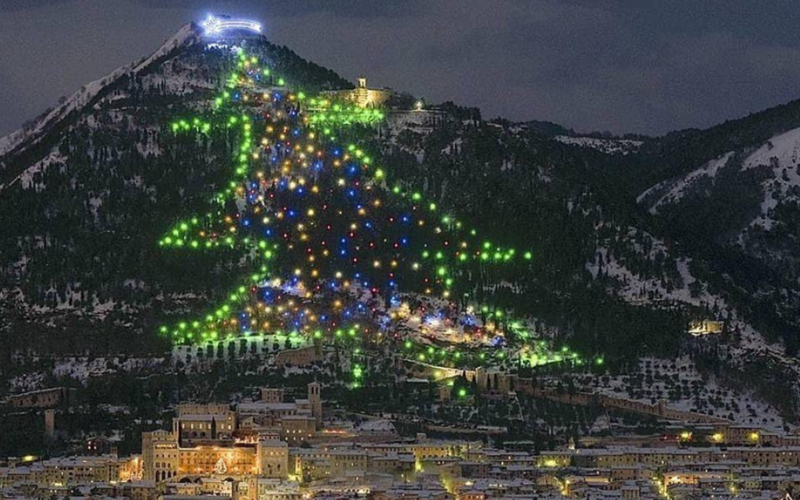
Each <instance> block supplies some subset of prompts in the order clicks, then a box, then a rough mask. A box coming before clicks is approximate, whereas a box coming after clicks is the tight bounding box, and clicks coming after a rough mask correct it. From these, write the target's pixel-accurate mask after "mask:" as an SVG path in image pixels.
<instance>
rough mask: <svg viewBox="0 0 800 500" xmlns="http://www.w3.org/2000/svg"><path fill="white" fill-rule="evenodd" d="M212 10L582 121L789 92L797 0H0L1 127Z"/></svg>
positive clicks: (619, 126) (503, 103)
mask: <svg viewBox="0 0 800 500" xmlns="http://www.w3.org/2000/svg"><path fill="white" fill-rule="evenodd" d="M210 11H212V12H216V13H228V14H233V15H241V16H247V17H252V18H255V19H258V20H260V21H262V22H263V23H264V25H265V35H266V36H267V38H269V39H270V40H271V41H272V42H275V43H279V44H284V45H288V46H289V47H291V48H292V49H293V50H295V52H297V53H298V54H300V55H301V56H303V57H305V58H307V59H310V60H312V61H314V62H317V63H319V64H322V65H323V66H327V67H330V68H332V69H334V70H336V71H337V72H339V73H340V74H342V76H344V77H346V78H348V79H350V80H354V79H355V77H356V76H357V75H359V74H361V73H363V74H365V75H366V76H367V77H368V78H369V82H370V86H389V87H392V88H395V89H397V90H405V91H409V92H412V93H414V94H415V95H418V96H422V97H425V98H426V99H427V100H429V101H431V102H437V101H442V100H454V101H456V102H457V103H459V104H465V105H475V106H478V107H480V108H481V109H482V110H483V112H484V116H486V117H493V116H497V115H502V116H504V117H507V118H509V119H512V120H526V119H536V120H550V121H554V122H557V123H560V124H563V125H565V126H568V127H573V128H575V129H576V130H579V131H595V130H599V131H605V130H608V131H612V132H615V133H625V132H636V133H647V134H661V133H665V132H668V131H670V130H675V129H678V128H686V127H706V126H710V125H713V124H715V123H718V122H720V121H723V120H725V119H728V118H734V117H738V116H742V115H745V114H747V113H750V112H753V111H758V110H761V109H764V108H766V107H769V106H773V105H776V104H779V103H783V102H786V101H788V100H791V99H795V98H798V97H800V1H798V0H791V1H790V0H242V1H231V2H221V1H214V0H0V135H4V134H6V133H9V132H11V131H13V130H14V129H15V128H17V127H19V126H20V125H21V124H22V123H23V122H24V121H26V120H28V119H31V118H33V117H34V116H35V115H36V114H38V113H39V112H41V111H43V110H44V109H46V108H47V107H49V106H52V105H54V104H55V103H56V101H57V99H58V98H59V97H60V96H62V95H68V94H71V93H73V92H74V91H76V90H77V89H78V88H79V87H80V86H81V85H83V84H85V83H87V82H89V81H91V80H95V79H97V78H100V77H102V76H104V75H106V74H107V73H110V72H111V71H113V70H114V69H116V68H117V67H119V66H122V65H124V64H127V63H129V62H131V61H133V60H136V59H139V58H141V57H143V56H146V55H148V54H149V53H150V52H152V51H153V50H155V49H156V48H158V46H159V45H160V44H161V43H162V42H163V41H164V40H165V39H166V38H168V37H169V36H170V35H171V34H172V33H173V32H175V31H177V30H178V29H179V28H180V27H181V25H183V24H184V23H186V22H188V21H192V20H199V19H201V18H203V17H205V14H206V13H207V12H210Z"/></svg>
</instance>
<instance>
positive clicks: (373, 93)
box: [322, 77, 394, 108]
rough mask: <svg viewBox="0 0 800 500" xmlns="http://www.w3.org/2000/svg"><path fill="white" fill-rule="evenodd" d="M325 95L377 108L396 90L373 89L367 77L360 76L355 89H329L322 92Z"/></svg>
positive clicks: (364, 106)
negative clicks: (368, 85) (369, 85)
mask: <svg viewBox="0 0 800 500" xmlns="http://www.w3.org/2000/svg"><path fill="white" fill-rule="evenodd" d="M322 94H323V95H325V96H327V97H330V98H331V99H341V100H344V101H349V102H352V103H354V104H356V105H358V106H359V107H362V108H369V107H372V108H377V107H380V106H383V105H384V104H386V101H388V100H389V99H390V98H391V97H392V95H394V92H392V91H391V90H390V89H371V88H369V87H367V79H366V78H364V77H359V78H358V84H357V85H356V88H354V89H347V90H329V91H326V92H322Z"/></svg>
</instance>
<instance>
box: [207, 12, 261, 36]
mask: <svg viewBox="0 0 800 500" xmlns="http://www.w3.org/2000/svg"><path fill="white" fill-rule="evenodd" d="M200 26H202V27H203V29H204V30H206V35H219V34H220V33H222V32H223V31H226V30H233V29H241V30H248V31H253V32H255V33H261V23H257V22H255V21H248V20H246V19H224V18H220V17H216V16H214V14H209V15H208V17H207V18H206V20H205V21H203V22H201V23H200Z"/></svg>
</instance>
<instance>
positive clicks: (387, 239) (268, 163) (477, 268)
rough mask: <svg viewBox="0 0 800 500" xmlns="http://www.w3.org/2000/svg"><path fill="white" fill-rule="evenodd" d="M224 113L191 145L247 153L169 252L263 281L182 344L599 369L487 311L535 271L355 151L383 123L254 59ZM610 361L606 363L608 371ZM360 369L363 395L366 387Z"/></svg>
mask: <svg viewBox="0 0 800 500" xmlns="http://www.w3.org/2000/svg"><path fill="white" fill-rule="evenodd" d="M231 54H232V56H231V57H233V58H235V70H234V71H233V73H232V74H231V75H230V76H229V77H228V78H227V79H226V85H225V88H224V90H223V91H222V93H221V94H220V95H219V96H218V97H217V98H216V99H215V100H214V102H213V106H212V110H211V111H210V112H208V113H202V117H196V118H184V119H178V120H176V121H175V122H173V123H172V131H173V132H174V133H176V134H210V133H212V132H213V129H218V128H223V127H224V128H226V129H229V130H228V132H229V133H232V134H235V135H236V136H237V137H238V138H239V139H238V143H237V144H238V147H237V151H236V153H235V156H234V158H232V165H231V173H232V175H231V178H230V181H229V183H228V184H227V185H226V186H225V187H224V189H223V190H222V191H221V192H219V193H217V194H216V195H215V196H214V199H213V207H214V208H213V209H212V210H211V211H209V212H208V213H207V214H206V215H203V216H193V217H189V218H188V219H186V220H183V221H180V222H178V223H176V224H175V225H174V226H173V227H172V229H171V230H170V231H168V232H167V234H166V235H165V236H164V237H163V238H162V239H161V240H160V242H159V244H160V245H161V246H163V247H168V248H171V249H177V250H184V249H191V250H197V251H214V249H217V248H220V247H223V248H232V249H238V250H240V251H241V253H242V256H246V257H247V260H248V262H250V263H251V265H252V266H253V272H252V273H250V275H249V276H247V277H246V278H245V279H244V282H243V283H242V284H241V286H239V287H238V288H237V289H236V290H234V291H233V292H232V293H231V294H230V296H229V297H228V299H227V300H226V301H225V302H224V303H222V304H220V305H219V306H218V307H216V308H215V309H214V310H212V311H210V312H208V314H206V315H205V316H204V317H201V318H198V319H195V320H192V321H181V322H178V323H177V324H174V325H171V326H162V327H161V333H162V334H164V335H169V336H171V337H172V339H173V341H174V342H176V343H196V344H206V343H214V342H219V341H221V340H223V339H227V338H239V337H251V336H258V337H261V338H262V339H266V338H270V339H273V341H274V342H276V343H280V344H281V345H284V346H285V347H286V348H296V347H301V346H308V345H311V344H313V343H317V344H325V343H333V344H335V343H341V344H342V345H346V346H348V347H349V348H350V349H351V350H352V352H358V351H359V350H361V349H369V348H370V347H373V346H376V345H382V346H391V347H392V349H393V350H395V352H397V353H400V354H401V355H402V356H403V357H404V358H406V359H408V360H413V361H415V362H420V363H427V364H432V365H436V366H446V367H453V368H466V367H475V366H480V365H491V364H496V363H501V362H503V361H508V359H509V357H512V356H513V357H514V361H515V362H519V363H521V364H527V365H529V366H539V365H544V364H550V363H559V362H569V363H570V364H583V363H584V361H583V360H582V359H581V358H580V357H579V356H578V355H577V354H576V353H575V352H573V351H571V350H569V349H568V348H566V347H562V348H560V349H558V350H552V349H550V348H549V347H548V344H547V343H546V342H544V341H542V340H536V339H534V335H533V334H532V333H531V331H530V328H529V327H528V326H527V324H526V323H525V322H523V321H515V320H512V319H510V318H508V317H507V314H505V313H504V312H503V311H500V310H493V309H492V308H490V307H489V306H486V305H476V303H475V300H474V298H473V293H474V291H475V289H476V287H477V286H481V285H479V284H476V283H477V277H478V276H480V275H482V274H484V273H486V272H487V269H491V268H494V267H497V266H503V265H506V264H508V263H512V262H516V263H517V264H519V263H520V262H521V263H525V262H528V261H530V260H531V259H532V258H533V256H532V253H531V252H530V251H517V250H515V249H513V248H508V247H505V246H501V245H497V244H496V243H494V242H490V241H485V240H482V239H481V238H480V237H479V235H478V232H477V231H476V230H475V229H471V228H469V227H468V226H467V224H466V223H464V222H462V221H461V220H458V219H457V218H456V217H455V216H454V215H452V214H450V213H447V212H445V211H443V210H441V209H440V207H438V206H437V204H436V203H435V202H433V201H430V200H426V199H425V197H424V196H423V194H422V193H420V192H415V191H409V190H407V189H406V188H405V187H404V186H403V185H401V184H399V183H393V182H392V180H391V176H390V173H388V172H386V171H384V169H383V168H381V167H380V166H378V165H376V161H375V160H374V159H373V158H372V156H371V154H370V153H368V152H366V151H364V150H362V149H361V147H359V145H357V144H355V143H349V144H347V143H342V142H343V140H342V137H343V136H347V135H350V136H353V135H357V134H352V133H351V134H348V133H347V132H348V131H349V130H350V129H352V128H353V127H365V126H366V127H368V126H372V125H374V124H376V123H378V122H380V121H381V120H383V119H384V113H383V112H382V111H381V110H376V109H371V108H359V107H357V106H355V105H352V104H347V103H343V102H332V101H331V100H329V99H326V98H323V97H320V96H310V95H306V94H305V93H304V92H302V91H300V90H299V89H297V88H296V86H295V85H294V84H288V85H287V83H286V82H285V81H284V79H283V78H280V77H279V76H277V75H275V74H274V71H273V68H270V67H268V66H267V65H266V64H264V62H263V61H262V60H261V59H260V58H259V57H257V56H255V55H252V54H248V53H247V51H246V50H245V49H244V48H242V47H239V46H234V47H233V50H232V52H231ZM595 361H596V362H602V361H601V359H600V358H598V359H596V360H595ZM361 372H362V370H361V367H360V366H358V365H355V366H354V367H352V373H353V378H354V380H353V385H356V386H357V385H358V384H359V383H360V382H359V379H360V378H361V376H362V373H361Z"/></svg>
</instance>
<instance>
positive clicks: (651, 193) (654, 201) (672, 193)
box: [636, 151, 733, 214]
mask: <svg viewBox="0 0 800 500" xmlns="http://www.w3.org/2000/svg"><path fill="white" fill-rule="evenodd" d="M732 156H733V151H729V152H727V153H725V154H724V155H722V156H720V157H718V158H715V159H713V160H711V161H710V162H708V163H706V164H705V165H703V166H702V167H700V168H698V169H697V170H693V171H692V172H690V173H688V174H687V175H685V176H684V177H681V178H677V179H668V180H666V181H663V182H660V183H658V184H656V185H655V186H653V187H651V188H650V189H648V190H647V191H645V192H643V193H642V194H640V195H639V196H638V197H637V198H636V201H637V202H638V203H646V204H647V205H649V208H648V211H649V212H650V213H651V214H655V213H658V209H659V207H661V206H663V205H665V204H670V203H676V202H678V201H680V200H682V199H683V197H684V196H685V195H686V194H687V193H688V192H689V190H690V189H691V188H692V187H693V186H695V185H696V184H697V183H698V182H700V181H702V180H706V179H710V180H711V182H712V183H713V180H714V177H716V175H717V173H718V172H719V170H720V169H721V168H722V167H724V166H725V165H727V163H728V160H730V159H731V157H732Z"/></svg>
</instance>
